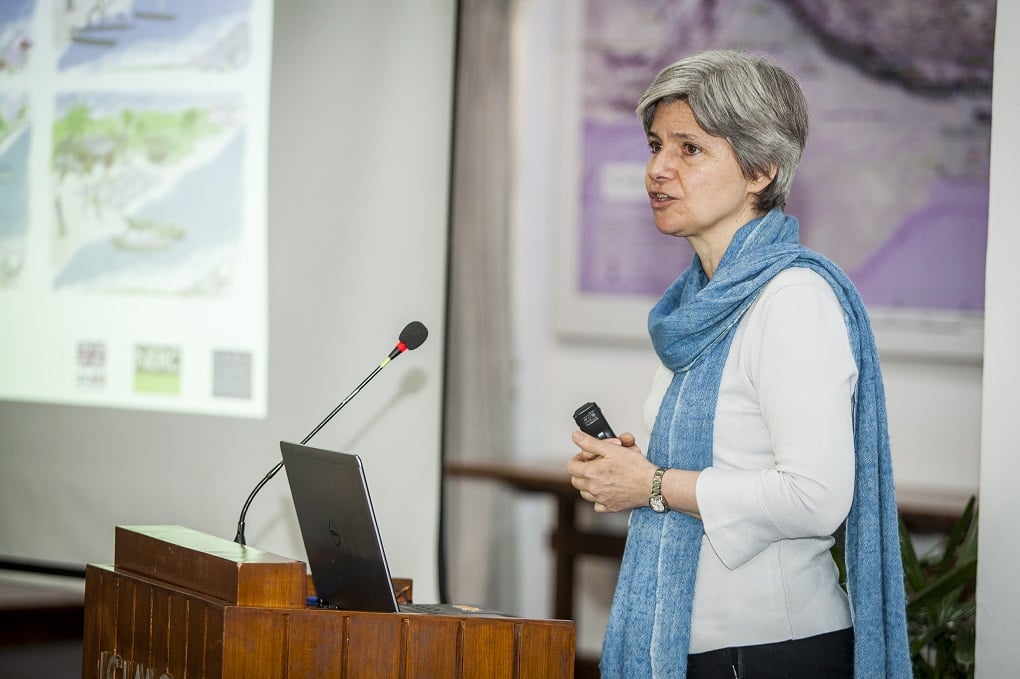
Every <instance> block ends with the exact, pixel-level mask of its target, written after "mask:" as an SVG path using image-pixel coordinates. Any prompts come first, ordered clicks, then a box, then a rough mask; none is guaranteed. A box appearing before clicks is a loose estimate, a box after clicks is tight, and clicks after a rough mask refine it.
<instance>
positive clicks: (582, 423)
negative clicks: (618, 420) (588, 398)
mask: <svg viewBox="0 0 1020 679" xmlns="http://www.w3.org/2000/svg"><path fill="white" fill-rule="evenodd" d="M574 422H576V423H577V426H578V428H579V429H580V430H581V431H583V432H584V433H585V434H588V435H589V436H594V437H595V438H597V439H614V438H616V434H614V433H613V428H612V427H610V426H609V422H607V421H606V418H605V416H604V415H603V414H602V411H601V410H600V409H599V407H598V406H597V405H596V404H595V403H585V404H584V405H583V406H581V407H580V408H578V409H577V410H575V411H574Z"/></svg>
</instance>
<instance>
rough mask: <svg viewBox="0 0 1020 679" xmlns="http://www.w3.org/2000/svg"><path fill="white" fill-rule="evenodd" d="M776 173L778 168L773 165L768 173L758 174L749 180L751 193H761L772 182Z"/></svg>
mask: <svg viewBox="0 0 1020 679" xmlns="http://www.w3.org/2000/svg"><path fill="white" fill-rule="evenodd" d="M776 172H778V168H777V167H776V166H775V165H772V166H771V167H769V171H768V172H766V173H764V174H760V175H758V176H757V177H755V178H754V179H752V180H751V193H761V192H762V191H764V190H765V188H766V187H767V186H768V185H769V184H771V183H772V180H773V179H775V178H776Z"/></svg>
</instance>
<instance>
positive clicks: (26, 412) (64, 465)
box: [0, 0, 455, 600]
mask: <svg viewBox="0 0 1020 679" xmlns="http://www.w3.org/2000/svg"><path fill="white" fill-rule="evenodd" d="M454 29H455V2H454V0H428V1H423V0H386V1H385V2H374V3H367V2H354V1H346V2H332V1H328V0H318V1H311V0H309V1H306V2H290V1H288V0H279V1H278V2H277V3H276V8H275V23H274V50H273V51H274V54H273V69H272V91H271V113H270V149H269V166H270V171H269V193H268V196H267V200H268V214H269V279H270V290H269V297H270V298H269V305H270V309H269V324H270V328H269V346H270V350H269V351H270V366H269V393H268V399H269V406H268V416H267V417H266V418H265V419H263V420H248V419H244V420H240V419H232V418H224V417H208V416H185V415H173V414H161V413H156V412H134V411H121V410H113V409H105V408H74V407H57V406H39V405H29V404H22V403H9V402H4V403H0V448H2V450H0V555H5V556H15V557H21V558H28V559H44V560H56V561H64V562H72V563H73V562H77V563H84V562H97V563H108V562H110V561H111V560H112V557H113V534H114V525H115V524H150V523H151V524H183V525H186V526H189V527H192V528H195V529H198V530H203V531H206V532H209V533H211V534H214V535H218V536H222V537H225V538H227V539H230V538H232V537H233V535H234V528H235V522H236V521H237V515H238V512H239V510H240V508H241V504H242V502H243V501H244V498H245V497H246V496H247V494H248V492H249V491H250V490H251V488H252V487H253V486H254V485H255V483H256V482H257V481H258V480H259V479H260V478H261V477H262V475H263V474H264V473H265V472H266V471H267V470H268V469H269V468H270V467H271V466H272V465H273V464H275V463H276V462H277V461H278V460H279V459H280V452H279V441H280V440H281V439H286V440H291V441H299V440H301V439H302V438H303V437H304V436H305V435H306V434H307V433H308V432H309V431H310V430H311V429H312V428H313V427H314V426H315V425H316V424H317V423H318V422H319V421H320V420H321V419H322V418H323V417H324V416H325V415H326V414H327V413H328V412H329V411H330V410H332V408H333V407H334V406H335V405H336V404H337V403H339V402H340V401H341V399H342V398H343V397H344V396H345V395H346V394H347V393H349V392H350V391H351V390H352V389H353V388H354V387H355V386H356V385H357V384H358V383H359V382H360V381H361V380H362V379H363V378H364V377H365V376H367V375H368V373H369V372H370V371H371V370H372V369H373V368H374V367H375V366H376V365H378V364H379V362H380V361H381V360H382V359H384V358H385V357H386V355H387V354H388V353H389V351H390V350H391V349H392V348H393V347H394V345H395V344H396V341H397V335H398V333H399V332H400V330H401V329H402V328H403V327H404V325H405V324H406V323H407V322H408V321H411V320H420V321H422V322H423V323H425V325H426V326H428V328H429V329H430V339H429V340H428V341H427V342H426V343H425V344H424V345H423V346H422V347H421V348H420V349H418V350H416V351H413V352H409V353H408V354H407V355H406V356H404V357H401V358H400V359H399V360H398V361H394V362H393V364H392V365H391V366H390V367H387V368H386V370H385V371H384V373H382V374H380V376H379V377H378V378H376V380H375V381H374V382H373V383H372V384H371V385H369V386H368V387H367V388H366V389H365V391H364V392H362V394H361V395H360V396H359V397H358V399H356V400H354V401H352V402H351V405H350V406H348V407H347V408H346V409H345V410H344V411H343V412H342V413H341V414H340V415H338V416H337V418H336V419H335V420H334V421H333V422H332V423H331V424H330V425H329V426H328V427H326V428H325V429H323V430H322V431H321V432H320V433H319V434H318V435H317V436H316V437H315V438H314V439H313V440H312V441H311V443H313V444H315V445H318V446H321V447H326V448H332V449H341V450H349V451H353V452H357V453H359V454H361V456H362V458H363V459H364V461H365V467H366V472H367V475H368V478H369V483H370V484H371V486H372V491H373V499H374V500H375V502H376V504H377V507H376V509H377V513H378V515H379V521H380V527H381V530H382V533H383V537H384V540H385V541H386V545H387V552H388V556H389V557H390V562H391V569H392V571H393V574H394V575H395V576H402V577H412V578H414V580H415V593H416V596H417V598H419V599H422V600H429V599H434V598H436V597H438V594H437V591H438V582H437V577H436V570H437V565H436V537H437V533H438V508H439V498H438V493H439V482H438V473H439V443H440V422H441V417H440V414H441V398H442V377H443V342H444V337H443V329H444V324H445V281H446V259H445V258H446V236H447V231H448V219H447V207H448V206H447V196H448V179H449V158H450V131H451V129H450V128H451V112H452V78H453V60H454ZM4 322H12V320H11V319H4ZM25 360H27V361H36V362H39V363H42V362H44V361H47V360H52V359H50V358H49V357H33V356H26V357H25ZM247 539H248V544H249V545H252V546H253V547H259V548H262V549H266V550H269V551H273V552H277V553H280V554H283V555H287V556H292V557H296V558H303V556H304V549H303V547H302V545H301V540H300V536H299V533H298V530H297V525H296V521H295V519H294V515H293V505H292V504H291V500H290V491H289V488H288V485H287V480H286V478H285V475H284V474H280V475H279V476H278V477H277V478H276V479H274V480H273V481H272V482H271V483H270V484H269V485H267V486H266V488H265V489H264V490H263V492H262V494H261V495H260V496H259V497H258V498H257V499H256V501H255V503H254V505H253V506H252V509H251V511H250V512H249V514H248V527H247Z"/></svg>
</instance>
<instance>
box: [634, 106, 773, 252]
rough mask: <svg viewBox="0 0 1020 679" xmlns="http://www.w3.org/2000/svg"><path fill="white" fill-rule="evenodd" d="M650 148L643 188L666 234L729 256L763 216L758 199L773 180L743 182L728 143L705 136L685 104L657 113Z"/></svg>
mask: <svg viewBox="0 0 1020 679" xmlns="http://www.w3.org/2000/svg"><path fill="white" fill-rule="evenodd" d="M648 145H649V148H650V149H651V152H652V155H651V157H650V158H649V159H648V168H647V171H646V172H645V188H646V189H648V197H649V199H650V201H651V207H652V214H653V215H654V217H655V226H656V227H658V229H659V231H661V232H662V233H664V234H667V235H670V236H681V237H683V238H687V239H688V240H689V241H690V242H691V245H692V246H693V247H694V249H695V251H696V252H699V254H702V252H701V248H700V247H699V245H702V244H707V245H708V246H709V247H710V248H711V249H712V250H716V249H719V248H721V249H722V250H725V248H726V246H727V245H729V241H730V239H731V238H732V237H733V234H734V233H735V232H736V230H737V229H739V228H740V227H741V226H743V225H744V224H746V223H747V222H749V221H750V220H751V219H753V218H755V217H758V216H760V214H759V212H758V211H757V210H756V209H755V207H754V194H755V193H756V192H758V191H760V190H762V189H763V188H765V187H766V186H767V185H768V183H769V181H770V179H769V178H768V177H763V178H759V179H755V180H749V179H747V178H745V177H744V175H743V173H741V171H740V165H739V164H738V163H737V158H736V155H734V153H733V148H732V147H731V146H730V144H729V142H728V141H726V140H725V139H723V138H722V137H713V136H712V135H710V134H708V133H707V132H705V130H703V129H702V128H701V126H700V125H698V122H697V120H695V118H694V113H693V112H692V111H691V107H690V106H688V105H687V102H684V101H675V102H671V103H668V104H659V105H658V106H657V107H656V109H655V117H654V119H653V120H652V125H651V129H650V130H649V132H648ZM720 254H721V253H720Z"/></svg>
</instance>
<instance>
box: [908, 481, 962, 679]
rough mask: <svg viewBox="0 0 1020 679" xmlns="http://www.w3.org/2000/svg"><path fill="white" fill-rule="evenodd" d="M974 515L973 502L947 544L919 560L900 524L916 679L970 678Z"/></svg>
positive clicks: (909, 631)
mask: <svg viewBox="0 0 1020 679" xmlns="http://www.w3.org/2000/svg"><path fill="white" fill-rule="evenodd" d="M977 526H978V522H977V511H976V509H975V499H974V498H973V497H971V498H970V500H969V501H968V502H967V506H966V508H965V509H964V511H963V514H962V515H961V516H960V518H959V519H958V520H957V522H956V524H955V525H954V526H953V528H952V530H951V531H950V533H949V535H948V536H947V537H946V539H945V542H944V543H942V544H941V545H939V546H936V547H935V548H934V549H932V550H931V551H929V552H928V553H926V554H924V555H922V556H920V557H919V556H918V555H917V553H916V551H915V549H914V543H913V542H912V541H911V539H910V535H909V534H908V532H907V529H906V527H905V526H904V524H903V521H902V520H901V521H900V549H901V551H902V553H903V572H904V575H905V578H906V592H907V631H908V635H909V638H910V655H911V662H912V663H913V667H914V676H915V677H918V678H919V679H926V678H929V677H932V678H934V677H939V678H942V677H973V676H974V640H975V633H974V621H975V614H976V604H975V600H974V592H975V584H976V582H977V548H978V540H977V532H978V529H977Z"/></svg>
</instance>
